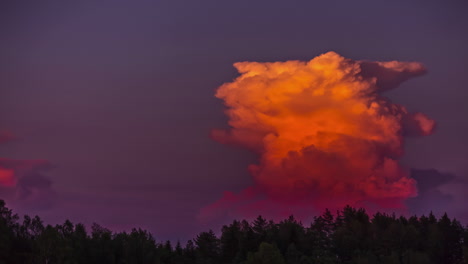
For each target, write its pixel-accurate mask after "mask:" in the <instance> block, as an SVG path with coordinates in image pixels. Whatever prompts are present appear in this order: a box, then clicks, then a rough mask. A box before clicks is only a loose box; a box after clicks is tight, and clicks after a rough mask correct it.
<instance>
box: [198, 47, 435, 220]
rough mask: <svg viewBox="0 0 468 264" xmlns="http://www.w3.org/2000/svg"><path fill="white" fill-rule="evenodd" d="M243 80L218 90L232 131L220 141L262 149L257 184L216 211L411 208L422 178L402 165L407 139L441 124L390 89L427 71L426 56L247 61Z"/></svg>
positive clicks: (219, 135)
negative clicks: (393, 96) (391, 96)
mask: <svg viewBox="0 0 468 264" xmlns="http://www.w3.org/2000/svg"><path fill="white" fill-rule="evenodd" d="M234 67H236V69H237V70H238V71H239V73H240V76H239V77H237V78H236V79H235V80H234V81H233V82H230V83H225V84H223V85H222V86H221V87H219V88H218V90H217V92H216V97H217V98H219V99H222V100H223V101H224V103H225V105H226V107H227V109H226V115H227V116H228V117H229V126H230V129H229V130H214V131H212V135H211V136H212V138H213V139H214V140H216V141H218V142H221V143H224V144H232V145H237V146H241V147H244V148H247V149H249V150H251V151H254V152H255V153H257V154H258V156H259V161H258V163H257V164H252V165H250V166H249V168H248V170H249V172H250V174H251V175H252V177H253V180H254V185H253V186H251V187H249V188H248V189H246V190H244V191H242V192H240V193H237V194H236V193H232V192H229V191H227V192H225V194H224V196H223V197H222V198H221V199H220V200H219V201H217V202H215V203H213V204H212V205H210V206H207V207H206V208H204V209H203V210H202V212H201V216H202V217H210V215H216V214H225V213H228V214H233V215H244V216H247V217H248V216H249V214H251V213H254V214H257V215H258V214H259V213H263V214H264V215H271V216H273V217H274V216H281V217H282V216H284V215H288V214H291V213H294V214H295V215H298V216H299V217H300V216H301V214H302V215H308V214H310V212H311V211H314V210H323V209H324V208H330V209H335V208H340V207H342V206H344V205H347V204H349V205H352V206H364V207H366V208H402V207H404V201H405V200H406V199H407V198H409V197H414V196H416V195H417V189H416V182H415V180H414V179H412V178H411V177H409V174H408V172H407V171H405V170H404V169H403V168H402V167H401V166H400V165H399V163H398V159H399V158H400V157H401V156H402V155H403V144H404V136H425V135H430V134H431V133H432V132H433V130H434V127H435V122H434V121H433V120H431V119H430V118H428V117H427V116H426V115H424V114H422V113H409V112H408V110H407V109H406V108H405V107H404V106H401V105H398V104H395V103H392V102H391V101H390V100H388V99H387V98H386V97H384V96H382V92H385V91H388V90H391V89H394V88H396V87H398V86H399V85H400V84H401V83H402V82H404V81H406V80H408V79H410V78H413V77H416V76H420V75H422V74H424V73H425V72H426V69H425V67H424V66H423V65H422V64H420V63H417V62H399V61H390V62H369V61H354V60H351V59H347V58H344V57H342V56H340V55H338V54H337V53H335V52H328V53H325V54H322V55H320V56H318V57H316V58H314V59H312V60H310V61H307V62H303V61H286V62H271V63H261V62H238V63H235V64H234Z"/></svg>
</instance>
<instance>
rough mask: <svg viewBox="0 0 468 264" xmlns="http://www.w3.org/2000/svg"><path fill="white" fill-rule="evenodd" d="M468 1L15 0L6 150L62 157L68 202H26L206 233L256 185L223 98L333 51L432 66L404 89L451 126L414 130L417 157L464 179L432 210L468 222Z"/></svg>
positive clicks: (413, 159)
mask: <svg viewBox="0 0 468 264" xmlns="http://www.w3.org/2000/svg"><path fill="white" fill-rule="evenodd" d="M467 12H468V5H467V3H466V1H464V0H460V1H422V0H421V1H376V0H366V1H344V0H343V1H330V0H327V1H325V0H323V1H297V2H294V3H293V2H287V3H286V2H285V1H276V0H269V1H219V0H216V1H215V0H213V1H188V0H187V1H173V0H172V1H169V0H167V1H164V0H161V1H150V0H139V1H136V0H132V1H130V0H127V1H122V0H113V1H110V0H108V1H77V3H70V2H68V1H29V3H28V2H26V1H22V2H21V3H20V1H2V2H1V3H0V60H1V63H0V130H8V131H11V132H12V133H14V134H15V135H16V136H17V137H18V139H17V140H15V141H10V142H8V143H5V144H2V146H1V148H0V156H1V157H8V158H15V159H46V160H49V161H50V162H51V163H52V164H53V165H54V167H55V168H53V169H52V170H49V171H47V172H46V173H44V175H46V176H47V177H48V178H49V179H50V181H51V183H52V188H53V190H54V192H55V193H56V195H55V196H54V197H53V199H49V200H48V203H47V204H46V205H44V204H43V203H42V204H40V205H35V204H34V203H30V204H28V206H19V207H18V208H13V209H15V211H17V212H20V213H29V214H39V215H41V216H42V217H43V218H44V220H45V221H46V222H49V223H57V222H62V221H63V220H65V219H66V218H70V219H71V220H72V221H74V222H78V221H81V222H84V223H90V222H92V221H95V222H98V223H100V224H102V225H104V226H107V227H110V228H114V229H116V230H119V229H122V228H129V227H137V226H141V227H143V228H147V229H149V230H150V231H152V232H153V233H154V234H155V235H156V237H157V238H163V239H165V238H170V239H177V238H181V239H186V238H187V237H191V236H192V235H193V234H194V232H197V231H199V230H202V229H205V228H206V227H205V226H203V224H200V223H198V222H197V220H196V214H197V212H198V210H199V209H200V208H201V207H203V206H205V205H207V204H209V203H211V202H213V201H215V200H216V199H218V198H219V197H221V193H222V191H223V190H232V191H236V190H240V189H242V188H243V187H245V186H248V185H249V183H250V181H251V179H250V177H249V175H248V173H247V171H246V167H247V165H248V164H249V163H251V162H253V161H254V160H255V157H254V156H253V155H252V154H250V153H248V152H246V151H243V150H240V149H235V148H231V147H229V146H224V145H221V144H219V143H217V142H214V141H212V140H211V139H210V138H209V132H210V129H212V128H220V127H225V126H226V125H225V123H226V118H225V117H224V115H223V112H222V109H223V106H222V102H221V101H220V100H217V99H216V98H215V97H214V96H213V95H214V91H215V89H216V88H217V87H218V86H219V85H221V84H222V83H223V82H227V81H230V80H232V78H234V77H235V76H236V72H235V69H234V68H233V67H232V63H234V62H237V61H244V60H249V61H277V60H289V59H299V60H309V59H311V58H313V57H315V56H317V55H319V54H321V53H323V52H326V51H331V50H333V51H336V52H338V53H340V54H341V55H343V56H345V57H349V58H352V59H358V60H360V59H368V60H402V61H405V60H409V61H419V62H422V63H424V64H425V65H426V67H427V68H428V70H429V72H428V74H426V75H425V76H423V77H420V78H417V79H414V80H411V81H409V82H406V83H404V84H403V85H402V87H400V89H397V90H395V91H392V92H391V93H389V94H388V96H389V97H390V98H391V99H392V100H393V101H395V102H397V103H401V104H403V105H405V106H407V107H408V109H409V110H414V111H421V112H423V113H425V114H427V115H428V116H430V117H431V118H433V119H435V120H436V121H437V123H438V125H437V126H438V127H437V131H436V133H435V134H434V135H432V136H430V137H425V138H417V139H416V138H414V139H409V140H408V141H407V147H406V156H405V158H404V160H403V163H404V164H406V165H407V166H408V167H412V168H424V169H428V168H434V169H437V170H439V171H441V172H444V173H452V174H453V175H455V176H453V177H452V176H450V177H449V176H447V177H446V179H449V178H450V179H449V180H442V181H439V182H437V181H435V182H434V183H433V185H430V184H429V185H428V187H427V186H426V187H427V188H428V189H430V188H432V189H431V190H429V191H428V193H427V194H425V196H424V197H423V198H424V199H425V200H421V201H419V203H417V205H415V206H418V211H417V212H418V213H419V212H424V211H425V210H426V211H427V210H429V209H434V210H448V211H449V212H450V213H451V215H452V216H457V217H460V218H463V217H464V218H465V219H467V220H468V211H463V207H464V205H463V201H464V199H465V198H466V197H465V196H464V195H465V194H464V190H463V188H462V187H460V186H463V182H464V181H466V180H468V162H467V161H468V137H467V135H468V122H467V121H466V120H467V119H466V116H467V114H468V104H467V103H466V99H467V98H468V88H467V83H468V72H467V69H468V50H467V47H468V33H467V32H468V31H467V28H468V17H467V16H466V13H467ZM431 186H432V187H431ZM431 193H432V194H433V195H431ZM439 198H440V199H439ZM421 199H422V198H421ZM415 204H416V203H415Z"/></svg>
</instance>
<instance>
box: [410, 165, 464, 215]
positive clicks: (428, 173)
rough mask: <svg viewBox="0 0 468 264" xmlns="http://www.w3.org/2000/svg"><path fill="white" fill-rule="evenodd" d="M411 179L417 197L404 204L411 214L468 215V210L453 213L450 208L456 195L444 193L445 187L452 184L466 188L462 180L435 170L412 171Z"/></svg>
mask: <svg viewBox="0 0 468 264" xmlns="http://www.w3.org/2000/svg"><path fill="white" fill-rule="evenodd" d="M411 177H412V178H414V179H415V180H416V181H417V186H418V195H417V196H416V197H414V198H410V199H408V200H407V202H406V204H407V206H408V208H409V211H410V212H411V213H413V214H418V215H421V214H427V213H428V212H429V211H433V212H436V213H438V214H440V213H444V212H449V213H451V215H454V214H455V215H461V216H463V215H464V214H466V213H468V210H465V211H461V212H456V211H454V210H453V209H452V207H453V203H454V202H455V200H456V198H457V197H456V195H457V194H456V193H450V192H447V191H444V189H445V188H444V187H445V186H449V185H452V184H456V185H461V186H465V187H466V186H468V183H467V182H466V181H465V180H464V179H463V178H460V177H457V176H456V175H454V174H452V173H444V172H440V171H438V170H435V169H412V170H411ZM462 220H468V219H462Z"/></svg>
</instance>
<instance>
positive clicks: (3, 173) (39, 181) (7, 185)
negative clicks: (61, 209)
mask: <svg viewBox="0 0 468 264" xmlns="http://www.w3.org/2000/svg"><path fill="white" fill-rule="evenodd" d="M13 139H15V137H14V135H13V134H12V133H10V132H0V144H2V143H5V142H7V141H10V140H13ZM51 168H52V166H51V164H50V163H49V162H48V161H47V160H15V159H9V158H1V157H0V199H4V200H6V201H7V203H9V204H10V205H13V206H15V207H18V206H20V207H25V208H28V207H34V208H35V209H45V208H48V207H49V206H50V205H51V204H52V202H53V200H54V198H55V195H56V194H55V191H54V190H53V189H52V182H51V181H50V180H49V179H48V178H47V177H46V176H44V175H43V172H45V171H48V170H49V169H51Z"/></svg>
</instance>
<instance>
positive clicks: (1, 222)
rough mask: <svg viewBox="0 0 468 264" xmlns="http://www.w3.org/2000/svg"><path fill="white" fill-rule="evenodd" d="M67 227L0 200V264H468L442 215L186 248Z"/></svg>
mask: <svg viewBox="0 0 468 264" xmlns="http://www.w3.org/2000/svg"><path fill="white" fill-rule="evenodd" d="M90 229H91V230H90V231H89V232H88V231H87V230H86V227H85V226H84V225H83V224H79V223H78V224H74V223H72V222H70V221H68V220H67V221H65V222H64V223H63V224H60V225H55V226H52V225H45V224H44V223H43V221H42V220H41V219H40V218H39V217H38V216H35V217H33V218H31V217H29V216H27V215H25V216H24V217H23V218H22V219H20V217H19V216H18V215H17V214H14V213H13V212H12V210H10V209H8V208H7V207H6V205H5V202H4V201H2V200H0V263H1V264H16V263H18V264H19V263H25V264H26V263H38V264H39V263H45V264H55V263H60V264H75V263H76V264H78V263H86V264H94V263H95V264H106V263H115V264H120V263H122V264H123V263H126V264H138V263H142V264H143V263H151V264H152V263H157V264H172V263H173V264H192V263H193V264H231V263H241V264H312V263H313V264H316V263H317V264H319V263H320V264H328V263H330V264H331V263H359V264H361V263H379V264H386V263H399V264H401V263H411V264H419V263H421V264H431V263H434V264H439V263H442V264H446V263H447V264H449V263H468V229H467V228H466V227H464V226H463V225H461V224H460V222H459V221H457V220H456V219H450V218H449V217H448V216H447V214H444V215H443V216H441V217H440V218H437V217H436V216H434V215H433V214H432V213H430V214H429V215H428V216H424V215H423V216H419V217H418V216H411V217H409V218H405V217H403V216H399V217H397V216H395V215H388V214H383V213H376V214H374V215H372V216H369V214H368V213H367V212H366V211H365V210H364V209H355V208H352V207H350V206H346V207H345V208H343V209H342V210H340V211H339V212H336V213H332V212H330V211H329V210H326V211H325V212H324V213H323V214H322V215H320V216H317V217H315V218H314V220H313V221H312V223H310V224H308V225H304V224H303V223H301V222H300V221H298V220H296V219H295V218H294V217H293V216H290V217H289V218H287V219H284V220H283V221H280V222H274V221H271V220H267V219H264V218H263V217H261V216H258V217H257V218H256V219H255V220H253V221H251V222H249V221H246V220H242V221H237V220H235V221H233V222H232V223H231V224H229V225H225V226H223V227H222V229H221V230H220V232H219V234H217V233H215V232H214V231H212V230H208V231H205V232H201V233H200V234H198V235H197V236H196V237H195V238H193V239H192V240H189V241H187V243H184V245H181V243H179V242H177V243H171V242H170V241H157V240H156V239H155V238H154V237H153V236H152V235H151V234H150V233H149V232H147V231H145V230H142V229H133V230H131V231H130V232H112V231H111V230H109V229H107V228H104V227H102V226H100V225H98V224H93V225H92V226H91V228H90Z"/></svg>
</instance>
